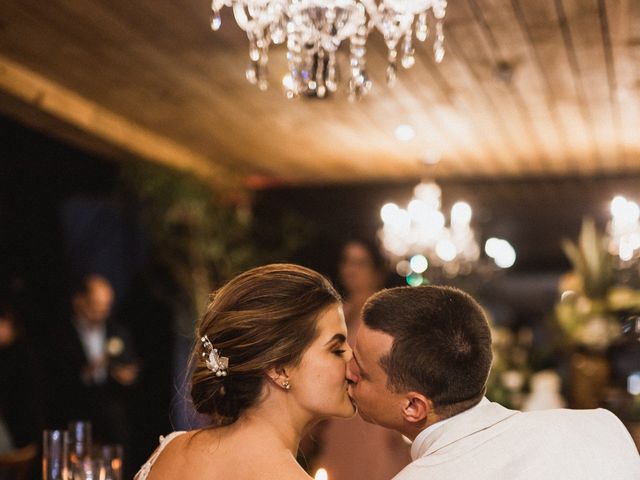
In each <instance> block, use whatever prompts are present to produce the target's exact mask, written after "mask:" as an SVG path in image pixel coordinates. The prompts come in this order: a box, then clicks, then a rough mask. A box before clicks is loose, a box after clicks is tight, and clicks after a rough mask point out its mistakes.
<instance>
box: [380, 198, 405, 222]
mask: <svg viewBox="0 0 640 480" xmlns="http://www.w3.org/2000/svg"><path fill="white" fill-rule="evenodd" d="M399 210H400V208H399V207H398V205H396V204H395V203H386V204H385V205H383V207H382V208H381V209H380V218H382V221H383V222H384V223H393V221H394V220H395V218H396V216H397V215H398V211H399Z"/></svg>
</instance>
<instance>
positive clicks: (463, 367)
mask: <svg viewBox="0 0 640 480" xmlns="http://www.w3.org/2000/svg"><path fill="white" fill-rule="evenodd" d="M362 316H363V321H364V323H365V325H366V326H367V327H368V328H370V329H372V330H379V331H382V332H384V333H386V334H388V335H390V336H392V337H393V339H394V340H393V345H392V347H391V350H390V351H389V352H388V353H387V354H386V355H383V356H382V358H381V359H380V364H381V366H382V368H383V369H384V370H385V372H386V373H387V376H388V382H389V387H390V389H391V390H393V391H396V392H406V391H416V392H419V393H422V394H423V395H425V396H426V397H428V398H429V399H430V400H431V401H432V402H433V405H434V407H435V409H436V411H437V412H438V413H439V414H440V415H443V416H445V417H446V416H451V415H455V414H456V413H459V412H460V411H463V410H466V409H467V408H470V407H471V406H473V405H475V404H476V403H478V402H479V401H480V400H481V399H482V397H483V395H484V393H485V389H486V382H487V377H488V376H489V370H490V368H491V361H492V357H493V355H492V351H491V332H490V329H489V323H488V321H487V318H486V316H485V314H484V311H483V310H482V308H481V307H480V305H479V304H478V302H476V301H475V300H474V299H473V298H472V297H471V296H470V295H468V294H467V293H465V292H463V291H462V290H459V289H457V288H452V287H445V286H434V285H429V286H422V287H417V288H412V287H397V288H391V289H387V290H382V291H381V292H378V293H377V294H375V295H373V296H372V297H371V298H370V299H369V300H368V301H367V303H366V304H365V306H364V309H363V313H362Z"/></svg>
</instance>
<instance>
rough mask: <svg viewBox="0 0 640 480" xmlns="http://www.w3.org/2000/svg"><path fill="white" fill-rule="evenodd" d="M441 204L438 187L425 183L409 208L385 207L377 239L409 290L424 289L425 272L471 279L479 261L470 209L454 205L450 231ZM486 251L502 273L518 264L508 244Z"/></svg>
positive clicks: (492, 243)
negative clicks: (471, 274)
mask: <svg viewBox="0 0 640 480" xmlns="http://www.w3.org/2000/svg"><path fill="white" fill-rule="evenodd" d="M441 198H442V191H441V190H440V187H439V186H438V185H437V184H436V183H435V182H431V181H427V182H422V183H420V184H418V185H417V186H416V187H415V189H414V195H413V198H412V199H411V201H410V202H409V204H408V205H407V207H406V208H400V207H399V206H398V205H396V204H395V203H387V204H386V205H384V206H383V207H382V208H381V210H380V216H381V218H382V221H383V226H382V228H380V230H379V231H378V236H379V238H380V241H381V244H382V247H383V248H384V251H385V253H386V255H387V257H388V258H389V260H391V261H392V262H393V263H394V264H395V266H396V271H397V273H398V274H399V275H402V276H404V277H406V278H407V283H409V284H410V285H414V286H415V285H421V284H422V283H423V282H424V281H425V278H426V275H427V274H426V273H425V272H427V271H429V272H432V271H437V272H438V273H443V274H444V276H446V277H449V278H453V277H455V276H457V275H468V274H469V273H471V272H472V271H473V269H474V267H475V266H476V265H477V263H478V262H479V261H480V257H481V251H480V244H479V243H478V240H477V237H476V233H475V232H474V230H473V228H472V227H471V218H472V214H473V212H472V209H471V206H470V205H469V204H468V203H466V202H456V203H455V204H454V205H453V207H452V208H451V214H450V219H449V223H448V225H447V219H446V218H445V215H444V214H443V213H442V211H441V204H442V202H441ZM484 251H485V253H486V255H487V256H488V257H490V258H492V260H493V262H494V263H495V265H496V266H498V267H499V268H509V267H511V266H512V265H513V264H514V263H515V260H516V253H515V250H514V249H513V247H512V246H511V245H510V244H509V242H507V241H506V240H503V239H499V238H490V239H488V240H487V242H486V243H485V248H484Z"/></svg>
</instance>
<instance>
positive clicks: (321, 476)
mask: <svg viewBox="0 0 640 480" xmlns="http://www.w3.org/2000/svg"><path fill="white" fill-rule="evenodd" d="M313 478H314V480H329V474H328V473H327V471H326V470H325V469H324V468H319V469H318V470H317V471H316V474H315V476H314V477H313Z"/></svg>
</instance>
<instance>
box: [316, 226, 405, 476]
mask: <svg viewBox="0 0 640 480" xmlns="http://www.w3.org/2000/svg"><path fill="white" fill-rule="evenodd" d="M338 273H339V276H340V283H341V284H342V286H343V288H344V291H345V299H344V314H345V319H346V322H347V329H348V331H349V335H348V341H349V343H350V344H351V346H353V343H352V342H353V341H354V340H355V338H356V333H357V331H358V328H360V325H361V324H362V320H361V319H360V311H361V310H362V306H363V305H364V303H365V301H366V300H367V298H369V297H370V296H371V295H372V294H374V293H375V292H377V291H378V290H380V289H381V288H382V287H383V286H384V281H385V276H386V275H385V274H386V272H385V265H384V260H383V258H382V256H381V255H380V252H379V250H378V249H377V247H376V245H375V244H374V243H373V242H370V241H368V240H364V239H357V240H350V241H348V242H347V243H346V244H345V245H344V246H343V248H342V255H341V259H340V264H339V272H338ZM314 436H315V438H316V440H317V441H318V442H319V444H320V452H319V454H318V456H317V457H316V458H315V459H314V461H313V469H314V471H315V470H316V469H318V468H324V469H325V470H327V473H328V475H329V480H353V479H360V478H366V479H367V480H388V479H390V478H391V477H393V476H394V475H395V474H397V473H398V472H399V471H400V470H402V469H403V468H404V467H405V466H406V465H407V464H408V463H409V462H410V461H411V456H410V448H409V445H408V444H407V443H405V442H404V440H403V439H402V436H401V435H400V434H399V433H397V432H393V431H391V430H387V429H385V428H382V427H380V426H378V425H373V424H371V423H366V422H365V421H364V420H362V419H361V418H360V417H359V416H358V415H356V416H354V417H353V418H350V419H331V420H328V421H326V422H323V423H322V424H321V425H319V427H318V428H317V429H316V431H315V432H314Z"/></svg>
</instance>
